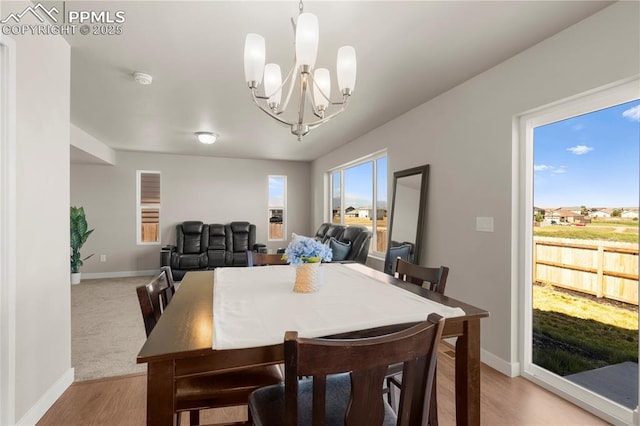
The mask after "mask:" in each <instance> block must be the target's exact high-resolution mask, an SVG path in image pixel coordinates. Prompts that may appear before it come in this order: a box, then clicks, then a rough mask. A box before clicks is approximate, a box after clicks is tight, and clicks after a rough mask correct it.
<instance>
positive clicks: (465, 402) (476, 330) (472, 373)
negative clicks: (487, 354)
mask: <svg viewBox="0 0 640 426" xmlns="http://www.w3.org/2000/svg"><path fill="white" fill-rule="evenodd" d="M463 328H464V332H463V334H462V336H459V337H458V341H457V342H456V424H457V425H474V426H479V425H480V319H470V320H468V321H465V323H464V326H463Z"/></svg>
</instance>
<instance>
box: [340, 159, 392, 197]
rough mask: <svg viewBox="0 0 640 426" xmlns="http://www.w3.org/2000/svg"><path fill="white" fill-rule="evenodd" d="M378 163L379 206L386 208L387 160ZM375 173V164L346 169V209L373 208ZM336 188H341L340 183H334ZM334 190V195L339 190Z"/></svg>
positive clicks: (368, 163) (380, 160)
mask: <svg viewBox="0 0 640 426" xmlns="http://www.w3.org/2000/svg"><path fill="white" fill-rule="evenodd" d="M376 161H377V168H378V169H377V173H378V182H377V186H378V205H379V206H381V207H383V206H384V207H386V205H387V158H386V157H384V158H380V159H378V160H376ZM372 173H373V163H372V162H367V163H363V164H360V165H358V166H355V167H351V168H349V169H346V170H345V172H344V180H345V183H344V200H345V201H344V202H345V206H344V207H345V208H346V207H349V206H353V207H371V206H372V203H373V200H372V192H373V182H372V180H371V174H372ZM334 187H336V188H339V183H338V182H336V181H334ZM336 188H334V194H336V193H338V192H339V190H337V189H336Z"/></svg>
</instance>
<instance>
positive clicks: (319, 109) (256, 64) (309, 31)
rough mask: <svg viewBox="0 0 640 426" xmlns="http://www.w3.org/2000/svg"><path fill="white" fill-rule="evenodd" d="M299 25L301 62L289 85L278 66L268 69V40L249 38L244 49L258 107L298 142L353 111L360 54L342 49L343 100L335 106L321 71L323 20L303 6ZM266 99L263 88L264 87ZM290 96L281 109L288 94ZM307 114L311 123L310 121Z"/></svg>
mask: <svg viewBox="0 0 640 426" xmlns="http://www.w3.org/2000/svg"><path fill="white" fill-rule="evenodd" d="M299 10H300V11H299V14H298V20H297V22H295V21H294V20H293V18H291V23H292V24H293V32H294V39H295V43H294V46H295V56H294V59H293V65H292V66H291V69H290V70H289V72H288V73H287V75H286V77H285V79H284V81H283V80H282V72H281V70H280V65H278V64H266V65H265V58H266V54H265V40H264V37H262V36H261V35H258V34H247V38H246V40H245V45H244V75H245V79H246V81H247V84H248V85H249V89H250V90H251V97H252V98H253V102H254V103H255V104H256V105H257V106H258V108H260V109H261V110H262V111H264V112H265V113H266V114H267V115H269V116H270V117H272V118H274V119H275V120H277V121H279V122H280V123H282V124H284V125H287V126H290V127H291V133H293V134H294V135H296V136H298V140H299V141H300V140H302V137H303V136H304V135H306V134H307V133H309V130H311V129H315V128H316V127H318V126H320V125H321V124H323V123H326V122H327V121H329V120H331V119H332V118H333V117H335V116H336V115H338V114H340V113H341V112H342V111H344V110H345V109H346V108H347V105H348V103H349V98H350V96H351V93H352V92H353V89H354V87H355V83H356V51H355V49H354V48H353V47H352V46H342V47H341V48H340V49H338V59H337V67H336V71H337V77H338V87H339V88H340V93H341V94H342V99H341V100H340V101H338V102H334V101H332V100H331V98H330V96H331V78H330V76H329V70H328V69H326V68H315V65H316V56H317V54H318V41H319V33H318V17H317V16H316V15H314V14H312V13H305V12H304V6H303V4H302V1H300V5H299ZM263 76H264V84H263V94H260V93H259V92H258V87H259V86H260V83H261V82H262V81H263ZM294 90H296V94H295V97H297V106H296V107H295V108H294V110H295V112H293V113H290V114H289V115H288V117H287V113H286V110H287V107H288V106H289V101H290V100H291V98H292V95H293V91H294ZM283 92H284V93H286V97H285V100H284V103H281V100H282V93H283ZM305 114H307V117H305Z"/></svg>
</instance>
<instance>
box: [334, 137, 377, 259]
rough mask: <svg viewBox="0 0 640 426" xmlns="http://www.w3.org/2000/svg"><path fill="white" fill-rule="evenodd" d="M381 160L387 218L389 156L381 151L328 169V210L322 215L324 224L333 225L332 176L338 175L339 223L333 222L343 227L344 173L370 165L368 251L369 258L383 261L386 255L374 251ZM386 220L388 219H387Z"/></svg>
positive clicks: (344, 206)
mask: <svg viewBox="0 0 640 426" xmlns="http://www.w3.org/2000/svg"><path fill="white" fill-rule="evenodd" d="M381 158H386V159H387V173H386V175H387V176H386V181H387V191H386V192H387V208H386V209H387V218H388V216H389V205H388V204H389V167H388V165H389V156H388V154H387V150H386V149H384V150H381V151H377V152H374V153H372V154H369V155H366V156H364V157H360V158H358V159H356V160H353V161H350V162H348V163H344V164H342V165H340V166H337V167H334V168H332V169H329V170H327V171H326V172H325V178H326V182H327V187H326V191H325V194H326V197H325V199H326V200H327V205H328V208H327V209H325V212H324V215H325V222H330V223H334V222H333V219H334V218H333V208H334V206H333V176H334V174H335V173H338V174H339V176H340V206H341V207H340V208H341V211H340V221H339V222H335V223H336V224H340V225H345V214H344V208H346V204H345V200H344V195H345V191H344V188H345V171H346V170H348V169H351V168H353V167H358V166H360V165H362V164H365V163H372V164H371V165H372V172H371V181H372V182H371V192H372V193H371V200H372V205H371V210H372V217H371V229H372V230H371V232H372V236H371V246H370V247H371V249H370V250H369V256H371V257H375V258H378V259H384V257H385V255H386V253H384V252H378V251H376V248H377V246H378V244H377V240H378V238H377V232H376V228H377V225H378V208H377V205H378V160H380V159H381ZM387 220H388V219H387Z"/></svg>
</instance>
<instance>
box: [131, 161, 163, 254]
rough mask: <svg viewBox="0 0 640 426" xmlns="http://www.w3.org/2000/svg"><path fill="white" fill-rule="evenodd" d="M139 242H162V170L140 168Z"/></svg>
mask: <svg viewBox="0 0 640 426" xmlns="http://www.w3.org/2000/svg"><path fill="white" fill-rule="evenodd" d="M137 180H138V196H137V213H136V217H137V238H138V244H160V172H147V171H142V170H138V172H137Z"/></svg>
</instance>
